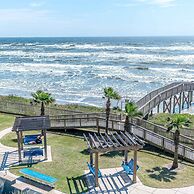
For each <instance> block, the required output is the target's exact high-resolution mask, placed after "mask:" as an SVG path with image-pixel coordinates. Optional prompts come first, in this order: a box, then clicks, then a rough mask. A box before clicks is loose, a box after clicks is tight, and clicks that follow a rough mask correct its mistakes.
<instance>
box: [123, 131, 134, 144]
mask: <svg viewBox="0 0 194 194" xmlns="http://www.w3.org/2000/svg"><path fill="white" fill-rule="evenodd" d="M120 134H121V136H123V138H124V139H125V140H126V141H127V142H128V144H129V145H132V144H133V142H131V141H130V140H129V138H128V137H127V136H126V135H125V134H124V133H123V132H122V131H121V132H120Z"/></svg>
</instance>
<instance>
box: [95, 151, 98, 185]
mask: <svg viewBox="0 0 194 194" xmlns="http://www.w3.org/2000/svg"><path fill="white" fill-rule="evenodd" d="M95 186H96V187H98V152H96V153H95Z"/></svg>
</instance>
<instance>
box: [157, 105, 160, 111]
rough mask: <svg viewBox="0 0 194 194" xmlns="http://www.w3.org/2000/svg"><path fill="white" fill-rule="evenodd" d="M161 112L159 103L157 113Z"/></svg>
mask: <svg viewBox="0 0 194 194" xmlns="http://www.w3.org/2000/svg"><path fill="white" fill-rule="evenodd" d="M159 112H160V104H158V106H157V113H159Z"/></svg>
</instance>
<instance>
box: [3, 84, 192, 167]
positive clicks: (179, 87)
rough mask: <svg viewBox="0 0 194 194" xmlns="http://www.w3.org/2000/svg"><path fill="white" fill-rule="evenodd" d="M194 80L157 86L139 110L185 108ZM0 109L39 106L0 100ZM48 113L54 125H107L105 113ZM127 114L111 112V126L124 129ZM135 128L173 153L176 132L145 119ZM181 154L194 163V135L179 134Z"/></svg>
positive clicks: (26, 111)
mask: <svg viewBox="0 0 194 194" xmlns="http://www.w3.org/2000/svg"><path fill="white" fill-rule="evenodd" d="M193 90H194V82H178V83H172V84H169V85H167V86H165V87H162V88H159V89H157V90H154V91H153V92H151V93H149V94H147V95H146V96H144V97H143V98H142V99H140V100H139V101H138V102H137V105H138V107H139V110H140V111H142V112H143V114H144V116H146V115H148V114H150V113H151V112H152V111H153V110H154V109H157V112H160V111H162V112H169V113H175V112H177V111H178V112H181V111H182V109H183V108H185V107H186V108H189V106H191V102H192V99H193ZM0 112H5V113H12V114H16V115H29V116H34V115H39V113H40V107H39V106H32V105H30V104H27V103H13V102H9V101H0ZM46 114H47V115H50V119H51V126H52V127H53V129H73V128H88V129H93V130H95V131H96V130H97V131H98V132H99V131H100V130H102V131H103V130H104V128H105V126H106V119H105V118H106V117H105V113H89V114H85V113H81V112H79V111H70V110H64V109H62V108H50V107H46ZM124 119H125V116H124V115H121V114H120V115H118V114H110V120H109V130H110V131H111V130H116V131H124ZM132 124H133V127H132V128H133V129H132V130H133V132H134V134H136V135H137V136H139V137H141V138H142V139H144V140H145V141H146V142H148V143H149V144H151V145H154V146H156V147H159V148H161V149H163V150H166V151H167V152H170V153H173V151H174V141H173V135H174V133H173V132H170V133H166V129H165V128H164V127H162V126H159V125H156V124H154V123H151V122H149V121H146V120H142V119H138V118H137V119H134V120H133V123H132ZM180 141H181V144H180V145H179V156H180V157H181V158H183V159H185V160H188V161H190V162H192V163H194V138H191V137H187V136H185V135H182V134H181V136H180Z"/></svg>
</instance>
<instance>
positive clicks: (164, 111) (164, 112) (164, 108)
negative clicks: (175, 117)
mask: <svg viewBox="0 0 194 194" xmlns="http://www.w3.org/2000/svg"><path fill="white" fill-rule="evenodd" d="M163 113H165V100H164V101H163Z"/></svg>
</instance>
